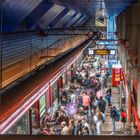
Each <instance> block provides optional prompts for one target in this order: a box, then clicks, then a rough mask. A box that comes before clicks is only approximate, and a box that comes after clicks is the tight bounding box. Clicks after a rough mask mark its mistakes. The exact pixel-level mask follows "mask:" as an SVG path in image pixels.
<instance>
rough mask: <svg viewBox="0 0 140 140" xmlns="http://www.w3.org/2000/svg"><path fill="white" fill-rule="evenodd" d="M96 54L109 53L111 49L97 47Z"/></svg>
mask: <svg viewBox="0 0 140 140" xmlns="http://www.w3.org/2000/svg"><path fill="white" fill-rule="evenodd" d="M94 54H95V55H109V54H110V50H107V49H96V50H94Z"/></svg>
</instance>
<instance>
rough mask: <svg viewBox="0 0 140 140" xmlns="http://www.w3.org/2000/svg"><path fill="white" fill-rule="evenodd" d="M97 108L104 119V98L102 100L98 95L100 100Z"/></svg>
mask: <svg viewBox="0 0 140 140" xmlns="http://www.w3.org/2000/svg"><path fill="white" fill-rule="evenodd" d="M98 108H99V109H100V111H101V112H102V113H103V117H104V120H105V111H106V102H105V100H103V97H102V96H101V97H100V100H99V103H98Z"/></svg>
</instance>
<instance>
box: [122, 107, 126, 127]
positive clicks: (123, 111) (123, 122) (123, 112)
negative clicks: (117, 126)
mask: <svg viewBox="0 0 140 140" xmlns="http://www.w3.org/2000/svg"><path fill="white" fill-rule="evenodd" d="M126 120H127V113H126V111H125V110H124V109H121V122H122V129H125V123H126Z"/></svg>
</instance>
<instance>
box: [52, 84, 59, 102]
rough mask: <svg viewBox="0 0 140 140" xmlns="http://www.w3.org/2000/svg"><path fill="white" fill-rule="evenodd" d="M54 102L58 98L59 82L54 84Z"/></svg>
mask: <svg viewBox="0 0 140 140" xmlns="http://www.w3.org/2000/svg"><path fill="white" fill-rule="evenodd" d="M52 95H53V102H54V101H55V100H56V99H57V98H58V88H57V82H55V83H54V84H53V85H52Z"/></svg>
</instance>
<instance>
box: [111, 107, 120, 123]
mask: <svg viewBox="0 0 140 140" xmlns="http://www.w3.org/2000/svg"><path fill="white" fill-rule="evenodd" d="M111 118H113V119H114V120H115V121H119V120H120V114H119V112H118V111H117V110H116V109H111Z"/></svg>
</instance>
